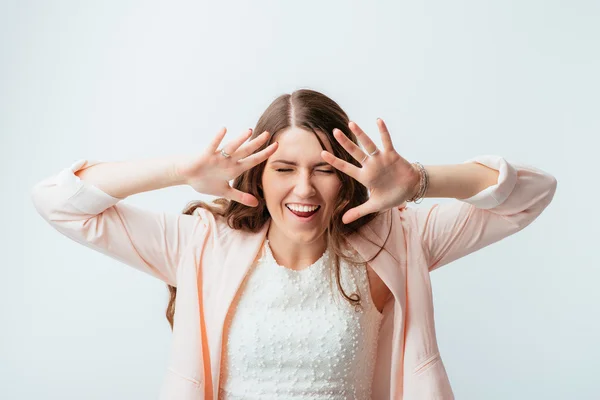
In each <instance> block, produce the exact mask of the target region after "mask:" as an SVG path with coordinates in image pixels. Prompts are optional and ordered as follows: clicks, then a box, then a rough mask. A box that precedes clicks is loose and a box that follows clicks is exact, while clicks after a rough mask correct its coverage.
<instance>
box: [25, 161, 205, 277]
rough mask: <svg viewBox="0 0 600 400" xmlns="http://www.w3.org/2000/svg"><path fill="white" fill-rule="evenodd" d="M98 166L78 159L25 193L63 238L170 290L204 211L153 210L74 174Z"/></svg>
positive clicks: (202, 218)
mask: <svg viewBox="0 0 600 400" xmlns="http://www.w3.org/2000/svg"><path fill="white" fill-rule="evenodd" d="M99 163H100V162H99V161H88V160H78V161H76V162H74V163H73V164H72V165H71V166H70V167H68V168H65V169H63V170H61V171H60V172H59V173H58V174H56V175H53V176H51V177H49V178H46V179H44V180H42V181H40V182H39V183H37V184H36V185H35V186H34V187H33V188H32V189H31V199H32V202H33V204H34V206H35V208H36V210H37V212H38V213H39V214H40V215H41V216H42V217H43V218H44V220H46V221H47V222H48V223H49V224H50V225H51V226H52V227H54V228H55V229H56V230H57V231H59V232H60V233H62V234H63V235H65V236H67V237H68V238H70V239H72V240H74V241H76V242H78V243H80V244H83V245H84V246H86V247H89V248H91V249H93V250H96V251H98V252H100V253H103V254H105V255H107V256H109V257H112V258H114V259H116V260H118V261H121V262H123V263H125V264H127V265H129V266H132V267H134V268H136V269H138V270H141V271H143V272H146V273H148V274H150V275H152V276H154V277H156V278H158V279H160V280H162V281H164V282H166V283H168V284H170V285H173V286H176V285H177V268H178V265H179V263H180V261H181V258H182V255H183V253H184V251H185V249H186V248H187V246H189V245H190V244H191V242H192V240H193V238H194V237H196V234H197V233H198V232H199V230H206V229H208V226H209V224H208V223H207V221H206V220H205V218H209V217H210V213H209V212H208V211H206V210H202V211H201V212H197V213H195V214H194V215H187V214H175V213H173V214H169V213H165V212H153V211H150V210H146V209H143V208H140V207H137V206H134V205H131V204H126V203H124V202H122V200H124V199H121V198H116V197H113V196H111V195H109V194H107V193H105V192H104V191H102V190H100V189H99V188H98V187H96V186H94V185H92V184H90V183H88V182H86V181H85V180H83V179H81V178H79V177H78V176H77V175H75V172H77V171H79V170H82V169H85V168H88V167H90V166H92V165H95V164H99Z"/></svg>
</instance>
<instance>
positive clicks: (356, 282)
mask: <svg viewBox="0 0 600 400" xmlns="http://www.w3.org/2000/svg"><path fill="white" fill-rule="evenodd" d="M377 125H378V128H379V133H380V135H381V139H382V143H383V147H382V148H381V149H379V148H377V146H375V144H374V143H373V142H372V140H371V139H370V138H369V137H368V136H367V134H366V133H364V132H363V131H362V130H361V128H360V127H358V125H356V124H355V123H353V122H350V121H349V119H348V117H347V115H346V113H345V112H344V111H343V110H342V109H341V108H340V107H339V106H338V104H337V103H335V102H334V101H333V100H331V99H330V98H328V97H326V96H325V95H323V94H321V93H318V92H315V91H311V90H298V91H295V92H294V93H292V94H291V95H289V94H286V95H282V96H280V97H278V98H277V99H275V101H273V103H272V104H271V105H270V106H269V107H268V108H267V110H266V111H265V112H264V113H263V115H262V116H261V118H260V119H259V121H258V123H257V125H256V128H255V130H254V133H253V132H252V130H249V131H248V132H246V133H244V134H243V135H242V136H240V137H238V138H237V139H235V140H233V141H231V142H229V143H227V144H226V145H225V146H223V147H222V148H221V149H219V145H220V143H221V141H222V140H223V138H224V135H225V129H222V130H221V131H219V133H218V135H217V136H216V137H215V138H214V140H213V141H212V143H211V144H210V145H209V146H208V148H207V149H206V150H205V151H204V152H203V153H202V154H200V155H195V156H191V157H187V156H186V157H167V158H161V159H154V160H143V161H134V162H120V163H98V162H90V161H87V160H80V161H78V162H76V163H74V164H73V165H72V166H71V167H70V168H66V169H64V170H63V171H61V172H60V173H58V174H57V175H55V176H52V177H50V178H47V179H45V180H43V181H42V182H40V183H38V184H37V185H36V186H35V187H34V189H33V191H32V198H33V202H34V204H35V206H36V208H37V210H38V212H39V213H40V214H41V215H42V216H43V217H44V218H45V219H46V220H47V221H48V222H49V223H50V224H52V226H54V227H55V228H56V229H57V230H58V231H60V232H61V233H63V234H64V235H66V236H68V237H70V238H71V239H73V240H76V241H77V242H79V243H81V244H83V245H85V246H88V247H90V248H93V249H95V250H97V251H100V252H102V253H104V254H107V255H109V256H111V257H113V258H115V259H118V260H120V261H122V262H124V263H126V264H128V265H131V266H133V267H135V268H138V269H140V270H142V271H144V272H147V273H149V274H152V275H153V276H155V277H157V278H159V279H161V280H163V281H164V282H166V283H167V284H168V285H169V289H170V291H171V301H170V303H169V306H168V308H167V318H168V320H169V323H170V324H171V327H172V329H173V345H172V346H173V347H172V350H171V358H170V360H169V365H168V368H167V375H166V379H165V381H164V383H163V386H162V393H161V398H162V399H200V398H202V399H239V398H257V399H258V398H260V399H267V398H294V399H303V398H335V399H349V398H353V399H354V398H357V399H367V398H373V399H418V400H423V399H453V398H454V396H453V393H452V389H451V387H450V383H449V380H448V377H447V374H446V371H445V368H444V366H443V363H442V359H441V356H440V353H439V351H438V347H437V341H436V337H435V326H434V314H433V302H432V293H431V285H430V280H429V272H430V271H432V270H434V269H436V268H439V267H441V266H442V265H445V264H448V263H449V262H451V261H453V260H456V259H458V258H460V257H463V256H465V255H467V254H469V253H472V252H474V251H476V250H478V249H480V248H482V247H485V246H487V245H490V244H492V243H494V242H497V241H499V240H501V239H503V238H505V237H507V236H509V235H512V234H514V233H516V232H518V231H519V230H521V229H523V228H524V227H526V226H527V225H529V224H530V223H531V222H532V221H533V220H534V219H535V218H537V216H538V215H540V214H541V212H542V211H543V210H544V209H545V207H546V206H547V205H548V204H549V203H550V201H551V200H552V198H553V196H554V193H555V190H556V179H555V178H554V177H553V176H552V175H550V174H548V173H546V172H544V171H541V170H539V169H536V168H534V167H531V166H526V165H522V164H517V163H509V162H508V161H506V160H505V159H504V158H502V157H499V156H478V157H475V158H472V159H470V160H467V161H465V162H463V163H461V164H457V165H447V166H427V167H423V166H422V165H421V164H420V163H410V162H408V161H407V160H406V159H404V158H403V157H402V156H401V155H400V154H398V152H397V151H396V149H395V148H394V145H393V143H392V140H391V138H390V135H389V133H388V131H387V128H386V126H385V124H384V122H383V121H381V120H378V121H377ZM249 137H250V140H249V141H247V142H246V140H247V139H248V138H249ZM358 143H360V144H362V146H363V148H364V150H363V149H361V148H360V147H359V146H358ZM232 179H233V180H234V181H233V185H232V187H230V185H229V181H231V180H232ZM179 184H187V185H190V186H191V187H193V188H194V189H195V190H196V191H198V192H200V193H204V194H209V195H215V196H220V198H219V199H217V200H215V201H213V204H206V203H203V202H195V203H191V204H190V205H188V207H186V210H185V211H184V213H183V214H181V215H171V214H167V213H154V212H151V211H148V210H144V209H141V208H139V207H135V206H132V205H129V204H125V203H121V202H120V201H121V200H123V199H124V198H126V197H128V196H131V195H133V194H135V193H140V192H144V191H149V190H155V189H159V188H164V187H168V186H173V185H179ZM423 197H452V198H455V199H457V200H456V201H454V202H451V203H446V204H435V205H433V206H431V207H416V208H412V207H407V205H406V203H407V202H418V201H419V200H420V199H422V198H423ZM330 278H332V279H330ZM334 283H335V286H336V288H335V289H334V288H333V286H334V285H333V284H334Z"/></svg>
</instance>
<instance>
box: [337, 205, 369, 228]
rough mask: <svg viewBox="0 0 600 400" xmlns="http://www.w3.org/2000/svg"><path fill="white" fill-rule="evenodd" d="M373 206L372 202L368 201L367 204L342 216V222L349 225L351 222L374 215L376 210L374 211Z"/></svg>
mask: <svg viewBox="0 0 600 400" xmlns="http://www.w3.org/2000/svg"><path fill="white" fill-rule="evenodd" d="M371 206H372V204H370V201H367V202H366V203H363V204H361V205H360V206H358V207H354V208H351V209H349V210H348V211H346V212H345V213H344V215H343V216H342V222H343V223H345V224H349V223H351V222H354V221H356V220H357V219H359V218H360V217H363V216H365V215H367V214H370V213H372V212H373V211H374V210H372V207H371Z"/></svg>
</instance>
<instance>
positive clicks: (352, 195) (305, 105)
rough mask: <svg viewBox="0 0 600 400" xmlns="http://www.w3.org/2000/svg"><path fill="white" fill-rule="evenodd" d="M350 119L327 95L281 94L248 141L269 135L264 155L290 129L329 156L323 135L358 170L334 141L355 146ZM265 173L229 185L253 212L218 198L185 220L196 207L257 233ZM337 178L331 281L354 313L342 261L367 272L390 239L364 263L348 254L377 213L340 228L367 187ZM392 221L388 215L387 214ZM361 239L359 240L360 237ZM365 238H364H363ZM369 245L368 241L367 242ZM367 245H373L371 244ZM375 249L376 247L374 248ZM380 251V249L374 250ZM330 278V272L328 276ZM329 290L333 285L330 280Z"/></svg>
mask: <svg viewBox="0 0 600 400" xmlns="http://www.w3.org/2000/svg"><path fill="white" fill-rule="evenodd" d="M348 122H349V118H348V116H347V115H346V113H345V112H344V111H343V110H342V108H341V107H340V106H339V105H338V104H337V103H336V102H335V101H333V100H332V99H330V98H329V97H327V96H326V95H324V94H322V93H319V92H317V91H314V90H310V89H300V90H296V91H294V92H293V93H291V94H283V95H281V96H279V97H277V98H276V99H275V100H274V101H273V102H272V103H271V104H270V105H269V106H268V107H267V109H266V110H265V111H264V113H263V114H262V115H261V117H260V119H259V120H258V122H257V123H256V127H255V128H254V130H253V132H252V136H251V137H250V140H251V139H253V138H255V137H256V136H258V135H260V134H261V133H262V132H264V131H268V132H269V134H270V136H269V139H268V141H267V142H266V143H265V144H264V145H263V146H261V147H260V148H259V149H257V150H256V152H258V151H260V150H262V149H264V148H265V147H267V146H268V145H269V144H271V143H272V141H273V138H274V136H275V135H276V134H277V133H278V132H281V131H283V130H284V129H287V128H290V127H292V126H295V127H299V128H302V129H305V130H307V131H311V132H314V133H315V136H316V138H317V140H318V141H319V143H320V144H321V147H322V148H323V150H327V149H326V147H325V145H324V144H323V142H322V140H321V138H320V137H319V135H318V134H317V132H321V133H324V134H325V136H326V138H327V139H328V140H329V143H330V144H331V147H332V149H333V152H332V153H333V154H334V155H335V156H336V157H338V158H340V159H342V160H345V161H347V162H349V163H351V164H354V165H356V166H357V167H359V168H360V167H361V165H360V163H359V162H358V161H357V160H355V159H354V157H352V156H351V155H350V153H348V152H347V151H346V150H345V149H344V148H343V147H342V146H341V145H340V144H339V142H338V141H337V140H336V139H335V137H334V136H333V128H338V129H339V130H341V131H342V132H343V133H344V134H345V135H346V136H347V137H348V138H349V139H350V140H352V142H354V143H356V144H358V141H357V139H356V135H354V133H352V131H351V130H350V129H349V128H348ZM264 168H265V162H262V163H260V164H258V165H256V166H254V167H252V168H250V169H248V170H246V171H244V172H243V173H242V174H241V175H239V176H238V177H236V178H235V179H234V181H233V185H232V187H234V188H235V189H238V190H241V191H243V192H247V193H250V194H252V195H253V196H254V197H256V198H257V199H258V201H259V205H258V206H257V207H248V206H246V205H244V204H241V203H238V202H235V201H230V200H229V199H226V198H218V199H215V200H213V201H212V202H211V204H207V203H205V202H203V201H193V202H190V203H188V205H187V206H186V207H185V209H184V210H183V211H182V213H183V214H190V215H191V214H193V212H194V210H195V209H196V208H198V207H202V208H204V209H206V210H208V211H210V212H211V213H213V215H220V216H223V217H225V218H226V220H227V224H228V226H229V227H230V228H232V229H242V230H245V231H249V232H257V231H259V230H260V229H261V228H262V227H263V226H264V224H265V223H266V222H268V220H269V218H271V216H270V214H269V211H268V209H267V206H266V202H265V199H264V196H263V192H262V189H261V187H260V186H261V185H260V183H261V178H262V174H263V171H264ZM335 172H336V174H337V176H338V178H339V179H340V180H341V182H342V185H341V189H340V193H339V196H338V197H337V200H336V204H335V206H334V211H333V215H332V219H331V223H330V224H329V226H328V227H327V230H326V240H327V244H328V246H330V249H331V250H332V253H333V255H334V256H333V259H334V262H333V268H332V270H333V272H335V278H336V283H337V287H338V289H339V290H340V292H341V294H342V295H343V296H344V298H345V299H346V300H347V301H348V302H350V304H351V305H354V306H355V307H360V306H361V297H360V295H358V294H357V293H353V294H352V296H351V297H350V296H348V295H347V294H346V292H345V291H344V289H343V288H342V285H341V282H340V259H344V260H345V261H346V262H347V263H348V264H349V265H351V266H353V267H365V265H366V263H367V262H369V261H371V260H373V259H374V258H375V257H377V255H378V254H379V253H380V252H381V250H382V249H383V246H385V243H386V242H387V240H388V238H389V234H390V232H391V223H390V231H388V234H387V237H386V239H385V242H384V243H383V245H381V246H380V249H379V251H378V252H377V254H375V256H373V258H372V259H371V260H367V261H365V260H362V258H361V257H360V256H359V255H358V253H356V252H352V249H350V248H349V246H348V245H347V243H346V241H345V239H344V238H345V237H347V236H349V235H351V234H353V233H355V232H358V229H359V228H360V227H362V226H363V225H366V224H368V223H369V222H370V221H372V220H373V219H375V218H376V217H377V216H378V215H379V213H371V214H368V215H365V216H363V217H361V218H359V219H357V220H355V221H353V222H351V223H349V224H344V223H343V222H342V216H343V215H344V213H345V212H346V211H348V210H349V209H351V208H353V207H356V206H358V205H360V204H362V203H364V202H366V201H367V200H368V198H369V194H368V190H367V187H365V186H364V185H363V184H361V183H360V182H358V181H357V180H355V179H354V178H352V177H350V176H348V175H346V174H344V173H343V172H341V171H338V170H337V169H335ZM390 216H391V213H390ZM361 236H362V235H361ZM363 237H364V236H363ZM367 240H369V239H367ZM369 241H370V242H371V243H374V242H372V241H371V240H369ZM374 244H376V243H374ZM376 245H378V244H376ZM348 250H350V251H351V253H352V254H353V255H354V256H359V258H358V259H356V258H355V257H353V256H351V255H350V254H348ZM330 272H332V271H330ZM330 286H331V280H330ZM168 289H169V292H170V299H169V304H168V306H167V310H166V317H167V320H168V321H169V324H170V325H171V329H173V317H174V314H175V298H176V296H177V288H176V287H174V286H171V285H168Z"/></svg>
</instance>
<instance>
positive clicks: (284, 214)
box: [262, 127, 341, 243]
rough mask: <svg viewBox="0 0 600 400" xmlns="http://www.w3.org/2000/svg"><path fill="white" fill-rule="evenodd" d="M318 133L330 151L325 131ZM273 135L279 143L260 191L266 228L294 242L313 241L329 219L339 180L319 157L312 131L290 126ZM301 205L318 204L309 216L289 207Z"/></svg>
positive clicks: (316, 141) (317, 145) (318, 149)
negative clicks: (266, 212) (268, 223)
mask: <svg viewBox="0 0 600 400" xmlns="http://www.w3.org/2000/svg"><path fill="white" fill-rule="evenodd" d="M318 134H319V137H320V139H321V140H322V141H323V143H324V144H325V147H326V149H327V151H329V152H333V150H332V148H331V144H330V143H329V141H328V139H327V137H326V136H325V134H323V133H318ZM274 139H275V140H277V142H279V145H278V147H277V150H276V151H275V153H273V154H272V155H271V156H270V157H269V158H268V159H267V163H266V165H265V169H264V172H263V176H262V187H263V193H264V197H265V200H266V205H267V209H268V210H269V213H270V215H271V219H272V220H271V227H270V228H269V229H270V230H274V231H276V232H277V234H282V235H284V237H286V238H287V239H289V240H290V241H293V242H297V243H310V242H313V241H315V240H317V239H319V238H320V237H321V235H322V234H323V233H324V232H325V231H326V229H327V226H328V225H329V224H330V222H331V216H332V214H333V206H334V204H335V200H336V196H338V194H339V189H340V185H341V181H340V179H339V178H338V176H337V174H336V173H335V168H334V167H332V166H331V165H329V164H327V163H326V162H325V161H324V160H323V159H322V158H321V151H322V148H321V144H320V143H319V141H318V140H317V138H316V137H315V134H314V133H313V132H311V131H307V130H304V129H302V128H298V127H290V128H287V129H285V130H283V131H281V132H278V133H277V134H276V136H275V138H274ZM302 205H306V206H309V207H310V208H311V209H312V208H314V207H312V206H314V205H317V206H319V208H318V209H317V211H316V212H315V213H314V214H313V215H311V216H310V217H308V218H307V217H303V216H298V215H296V214H294V212H293V211H292V210H290V207H291V208H294V206H302ZM300 210H303V208H302V207H301V208H300ZM304 210H307V209H306V208H304Z"/></svg>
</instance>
